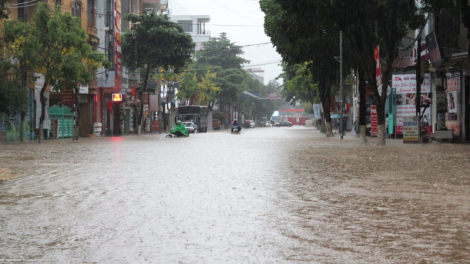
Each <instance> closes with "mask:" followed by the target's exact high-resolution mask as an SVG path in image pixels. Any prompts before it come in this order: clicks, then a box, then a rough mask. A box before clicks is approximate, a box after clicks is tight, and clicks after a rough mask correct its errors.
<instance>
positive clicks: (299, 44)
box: [260, 0, 339, 136]
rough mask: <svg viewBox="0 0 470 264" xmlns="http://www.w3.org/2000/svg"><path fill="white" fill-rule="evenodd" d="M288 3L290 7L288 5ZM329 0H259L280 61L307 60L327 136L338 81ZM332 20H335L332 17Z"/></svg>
mask: <svg viewBox="0 0 470 264" xmlns="http://www.w3.org/2000/svg"><path fill="white" fill-rule="evenodd" d="M289 5H290V6H289ZM327 5H330V1H329V0H316V1H296V2H295V4H292V2H291V1H290V2H289V4H287V1H285V0H261V1H260V6H261V10H262V11H263V12H264V13H265V14H266V15H265V22H264V27H265V32H266V34H267V35H268V36H269V37H270V38H271V41H272V42H273V44H274V46H275V47H276V50H277V51H278V53H279V54H281V56H282V58H283V61H284V62H286V63H288V64H290V65H293V64H299V63H300V64H303V63H307V66H306V68H307V70H308V71H309V72H310V74H311V76H312V78H313V80H314V82H316V83H318V91H319V97H320V99H321V101H322V107H323V113H324V118H325V121H326V127H327V131H328V133H327V136H332V135H333V133H332V126H331V118H330V108H329V105H330V101H331V87H332V86H333V84H334V83H335V82H336V80H337V71H338V69H339V67H338V66H339V65H338V63H337V62H336V61H335V59H334V57H335V56H338V55H339V30H337V29H335V28H334V23H332V17H331V11H329V10H327V9H325V8H324V7H325V6H327ZM333 21H334V20H333Z"/></svg>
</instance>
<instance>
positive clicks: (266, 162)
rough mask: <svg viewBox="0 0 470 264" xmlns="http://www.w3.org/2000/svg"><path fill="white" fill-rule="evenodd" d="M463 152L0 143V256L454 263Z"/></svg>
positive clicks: (462, 237)
mask: <svg viewBox="0 0 470 264" xmlns="http://www.w3.org/2000/svg"><path fill="white" fill-rule="evenodd" d="M469 154H470V148H469V147H468V146H466V145H450V144H426V145H403V144H401V142H399V141H395V142H393V141H391V142H389V145H388V146H387V147H376V146H374V144H372V143H371V144H370V145H367V146H362V145H360V144H359V143H358V140H357V139H356V138H354V137H352V136H346V137H345V140H344V141H340V140H339V139H338V138H329V139H327V138H324V137H323V135H322V134H320V133H318V132H317V131H314V130H312V129H309V128H304V127H293V128H275V129H274V128H255V129H245V130H243V131H242V134H240V135H237V136H234V135H231V134H230V132H229V131H220V132H214V133H201V134H195V135H194V136H193V135H192V136H191V137H190V138H183V139H180V138H164V135H144V136H141V137H136V136H129V137H113V138H92V139H83V140H80V141H79V142H72V141H68V140H60V141H47V142H45V143H44V144H41V145H39V144H6V145H1V150H0V168H2V169H1V171H6V170H8V172H10V174H14V175H22V176H21V177H17V178H14V179H11V180H8V181H2V182H1V185H0V245H1V248H2V250H1V251H0V260H1V261H17V262H22V260H28V259H29V260H34V261H37V262H47V261H55V262H59V263H63V262H74V261H75V262H88V261H89V262H104V263H116V262H121V263H122V262H125V263H128V262H130V263H135V262H136V263H145V262H149V263H150V262H153V263H178V262H179V263H220V262H229V263H276V262H278V263H305V262H307V263H468V262H470V255H469V253H468V252H470V242H469V241H470V237H469V233H468V230H469V228H470V214H469V205H470V203H469V200H468V197H469V194H470V193H469V192H470V188H469V185H470V178H469V177H468V170H469V169H470V162H469V157H470V155H469ZM1 261H0V262H1Z"/></svg>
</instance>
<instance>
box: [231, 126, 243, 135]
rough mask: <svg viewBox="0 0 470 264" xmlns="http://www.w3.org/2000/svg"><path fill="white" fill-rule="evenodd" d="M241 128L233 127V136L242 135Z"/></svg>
mask: <svg viewBox="0 0 470 264" xmlns="http://www.w3.org/2000/svg"><path fill="white" fill-rule="evenodd" d="M241 130H242V129H241V127H240V126H232V130H231V132H232V134H240V131H241Z"/></svg>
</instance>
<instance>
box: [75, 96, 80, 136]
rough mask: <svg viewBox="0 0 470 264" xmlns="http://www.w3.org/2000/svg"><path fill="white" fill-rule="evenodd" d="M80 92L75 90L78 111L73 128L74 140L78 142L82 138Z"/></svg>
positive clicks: (76, 109)
mask: <svg viewBox="0 0 470 264" xmlns="http://www.w3.org/2000/svg"><path fill="white" fill-rule="evenodd" d="M79 92H80V91H79V90H78V89H75V94H74V101H75V111H77V119H76V120H75V125H74V126H73V140H78V138H79V137H80V103H79V99H80V98H79V96H80V95H79Z"/></svg>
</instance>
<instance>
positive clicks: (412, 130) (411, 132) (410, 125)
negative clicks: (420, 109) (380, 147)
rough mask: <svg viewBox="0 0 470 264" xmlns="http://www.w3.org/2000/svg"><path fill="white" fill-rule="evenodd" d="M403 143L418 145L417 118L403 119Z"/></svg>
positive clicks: (408, 117) (407, 117)
mask: <svg viewBox="0 0 470 264" xmlns="http://www.w3.org/2000/svg"><path fill="white" fill-rule="evenodd" d="M403 143H419V131H418V117H417V116H406V117H403Z"/></svg>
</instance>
